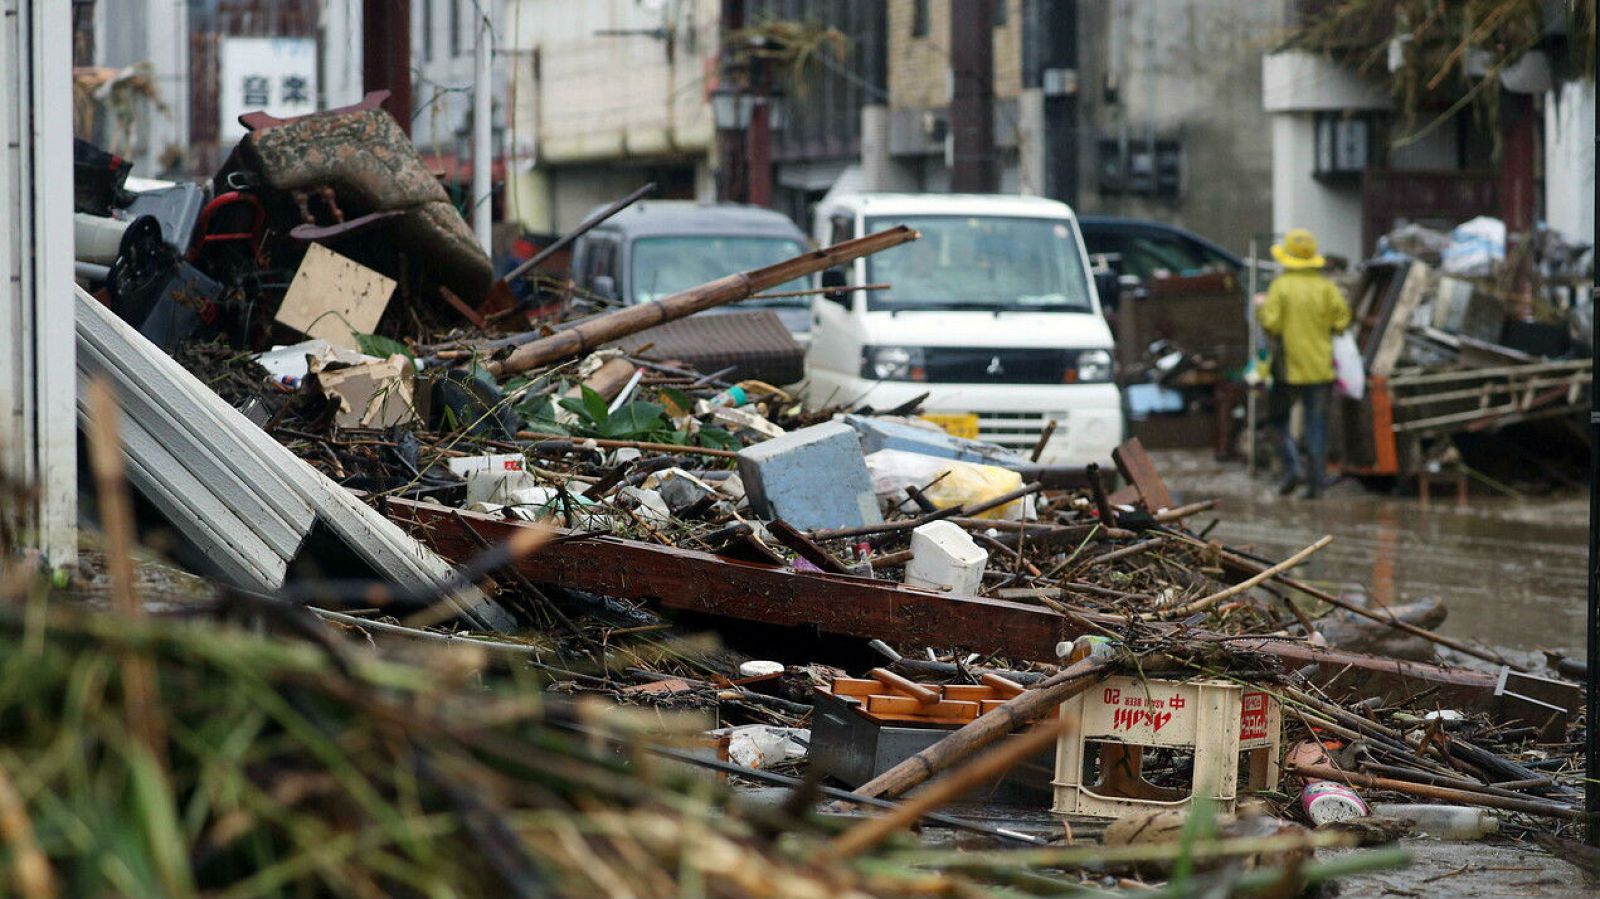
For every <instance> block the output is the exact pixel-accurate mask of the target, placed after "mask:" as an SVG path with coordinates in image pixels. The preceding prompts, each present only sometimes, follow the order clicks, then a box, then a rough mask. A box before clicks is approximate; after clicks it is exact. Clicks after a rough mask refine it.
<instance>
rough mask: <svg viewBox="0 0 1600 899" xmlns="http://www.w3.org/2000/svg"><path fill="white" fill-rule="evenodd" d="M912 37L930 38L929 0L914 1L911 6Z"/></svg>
mask: <svg viewBox="0 0 1600 899" xmlns="http://www.w3.org/2000/svg"><path fill="white" fill-rule="evenodd" d="M911 36H912V37H927V36H928V0H914V2H913V3H912V4H911Z"/></svg>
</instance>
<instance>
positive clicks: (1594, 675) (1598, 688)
mask: <svg viewBox="0 0 1600 899" xmlns="http://www.w3.org/2000/svg"><path fill="white" fill-rule="evenodd" d="M1590 50H1591V54H1590V55H1591V57H1592V58H1593V59H1594V72H1593V73H1592V74H1593V75H1594V85H1595V89H1596V90H1600V52H1596V48H1590ZM1594 148H1595V152H1596V153H1600V119H1597V120H1596V122H1595V132H1594ZM1590 186H1591V188H1592V189H1593V190H1594V200H1595V206H1594V208H1595V209H1596V210H1597V211H1600V178H1596V179H1595V183H1594V184H1592V185H1590ZM1590 237H1591V238H1592V239H1593V246H1600V217H1597V218H1596V226H1595V232H1594V234H1592V235H1590ZM1594 302H1595V290H1594V288H1592V287H1591V288H1590V290H1589V303H1590V310H1591V312H1592V311H1593V309H1594ZM1592 318H1593V317H1592V316H1591V320H1592ZM1595 337H1596V334H1595V333H1594V332H1593V331H1591V332H1590V334H1589V353H1590V358H1591V359H1592V360H1594V363H1595V369H1596V370H1600V340H1596V339H1595ZM1587 617H1588V625H1589V629H1588V638H1589V639H1588V646H1587V652H1586V653H1585V654H1584V660H1585V661H1586V662H1587V664H1588V670H1587V671H1586V672H1585V674H1584V679H1583V680H1584V697H1585V700H1586V701H1585V703H1584V706H1585V708H1586V711H1585V713H1584V718H1585V720H1584V731H1583V757H1584V767H1585V772H1584V773H1585V777H1584V782H1583V796H1584V802H1583V805H1584V810H1585V811H1587V812H1588V813H1589V823H1588V834H1587V836H1588V838H1589V845H1591V846H1600V393H1597V392H1596V391H1595V385H1594V383H1593V381H1592V380H1591V382H1590V384H1589V614H1588V616H1587Z"/></svg>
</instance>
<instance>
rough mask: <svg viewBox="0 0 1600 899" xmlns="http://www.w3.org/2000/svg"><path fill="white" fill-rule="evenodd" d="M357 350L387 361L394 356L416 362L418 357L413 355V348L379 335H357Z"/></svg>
mask: <svg viewBox="0 0 1600 899" xmlns="http://www.w3.org/2000/svg"><path fill="white" fill-rule="evenodd" d="M356 348H357V349H359V350H360V351H361V352H363V353H366V354H367V355H368V356H377V357H378V358H379V359H387V358H389V357H390V356H393V355H396V354H398V355H401V356H404V357H406V358H407V359H410V360H411V361H413V362H415V361H416V359H417V357H416V356H414V355H412V354H411V348H410V347H408V346H406V345H405V344H403V343H401V342H400V341H398V340H394V339H393V338H389V337H380V336H378V335H377V334H357V335H356Z"/></svg>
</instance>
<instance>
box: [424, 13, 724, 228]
mask: <svg viewBox="0 0 1600 899" xmlns="http://www.w3.org/2000/svg"><path fill="white" fill-rule="evenodd" d="M435 2H439V0H435ZM718 6H719V4H718V2H717V0H662V2H656V3H638V2H635V0H592V2H584V3H572V2H566V0H509V2H508V3H507V7H506V16H507V22H508V25H507V34H508V40H509V45H510V46H509V49H510V51H511V52H512V53H513V54H515V58H514V60H513V61H512V62H511V63H510V67H511V68H510V71H511V74H510V76H509V77H510V82H511V86H510V96H511V98H512V99H511V101H510V103H511V108H510V116H509V117H510V120H511V126H512V127H511V137H510V143H511V146H512V147H513V152H512V157H513V158H512V159H511V160H510V167H511V176H510V177H511V179H512V180H513V182H514V183H513V186H512V191H511V196H512V205H511V209H510V214H511V215H512V216H514V217H516V218H517V219H519V220H520V221H522V222H523V223H524V225H525V226H527V227H529V228H531V229H534V230H538V231H547V230H557V229H564V228H570V227H571V226H573V225H576V224H577V223H578V222H579V221H580V220H581V219H582V217H583V214H584V212H586V211H587V210H588V208H589V206H590V205H593V204H594V203H597V202H603V201H606V200H613V199H616V198H617V197H618V196H620V195H622V194H625V193H627V192H628V191H629V190H632V189H633V188H635V187H637V186H638V180H637V174H629V173H628V172H627V171H626V170H624V171H620V172H608V170H607V168H606V167H607V166H608V165H612V164H620V165H623V166H624V167H626V166H630V165H632V166H644V165H667V166H671V167H673V168H677V169H682V168H684V167H689V168H692V169H693V177H694V179H695V188H694V190H695V193H696V195H697V197H698V198H700V199H707V200H709V199H711V198H712V185H711V181H710V176H709V171H710V155H711V152H712V136H713V129H712V121H711V110H710V105H709V103H708V102H707V100H706V95H707V92H708V91H709V90H710V89H711V88H712V87H713V86H714V78H713V75H712V73H713V71H714V67H713V64H712V62H713V60H715V58H716V51H717V13H718ZM657 29H660V30H661V31H662V33H663V34H668V35H670V44H669V40H668V39H663V38H661V37H657V36H653V35H651V34H648V33H645V32H651V31H655V30H657ZM603 31H612V32H623V31H625V32H633V33H627V34H600V33H598V32H603ZM669 47H670V52H669ZM535 60H537V63H536V64H535ZM624 185H625V186H624ZM619 188H620V189H619Z"/></svg>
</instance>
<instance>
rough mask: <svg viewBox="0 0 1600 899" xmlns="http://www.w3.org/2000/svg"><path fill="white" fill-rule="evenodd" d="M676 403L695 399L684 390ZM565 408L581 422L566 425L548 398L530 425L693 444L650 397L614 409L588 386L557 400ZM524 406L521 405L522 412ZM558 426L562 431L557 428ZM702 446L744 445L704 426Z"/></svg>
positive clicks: (605, 436)
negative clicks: (561, 422) (550, 405)
mask: <svg viewBox="0 0 1600 899" xmlns="http://www.w3.org/2000/svg"><path fill="white" fill-rule="evenodd" d="M670 399H671V400H672V402H673V403H674V404H677V405H679V406H683V405H685V404H687V405H689V406H692V405H693V401H692V400H690V399H689V397H688V396H687V395H682V394H681V393H680V396H679V397H671V398H670ZM557 404H558V405H559V406H560V407H561V408H562V409H565V410H566V411H568V412H570V413H572V414H573V415H574V416H576V417H577V421H576V422H574V423H572V424H570V425H568V426H566V427H562V426H560V425H558V424H557V423H556V421H555V411H554V409H553V408H550V407H549V405H548V401H546V405H545V406H543V407H535V408H532V409H531V410H528V411H531V412H532V413H533V414H531V415H529V414H527V412H524V416H525V418H527V419H528V420H529V428H530V429H531V430H537V431H540V432H542V433H559V434H571V435H572V436H574V437H598V438H602V439H605V440H633V441H640V442H644V443H669V444H677V445H679V446H688V445H690V439H689V435H687V434H685V433H683V432H682V431H679V430H678V429H677V427H675V426H674V425H673V423H672V419H671V418H670V417H668V415H667V408H666V406H664V405H662V404H661V403H656V402H651V401H649V400H633V401H632V402H628V403H624V404H622V405H621V406H619V407H617V409H616V411H611V410H609V409H607V407H606V401H605V398H604V397H602V396H601V395H600V394H598V393H596V392H594V391H593V390H591V389H590V388H588V387H583V388H581V392H580V395H579V396H575V397H572V396H566V397H562V398H561V399H560V400H559V401H558V403H557ZM522 409H523V407H519V411H522ZM556 429H558V430H556ZM696 437H697V440H696V443H697V445H699V446H707V447H713V448H715V449H730V450H738V449H740V448H741V447H742V446H743V444H741V443H739V441H738V439H737V438H735V437H734V436H733V435H732V434H730V433H728V432H727V431H725V430H723V429H721V428H710V427H707V428H701V429H700V432H699V434H698V435H696Z"/></svg>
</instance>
